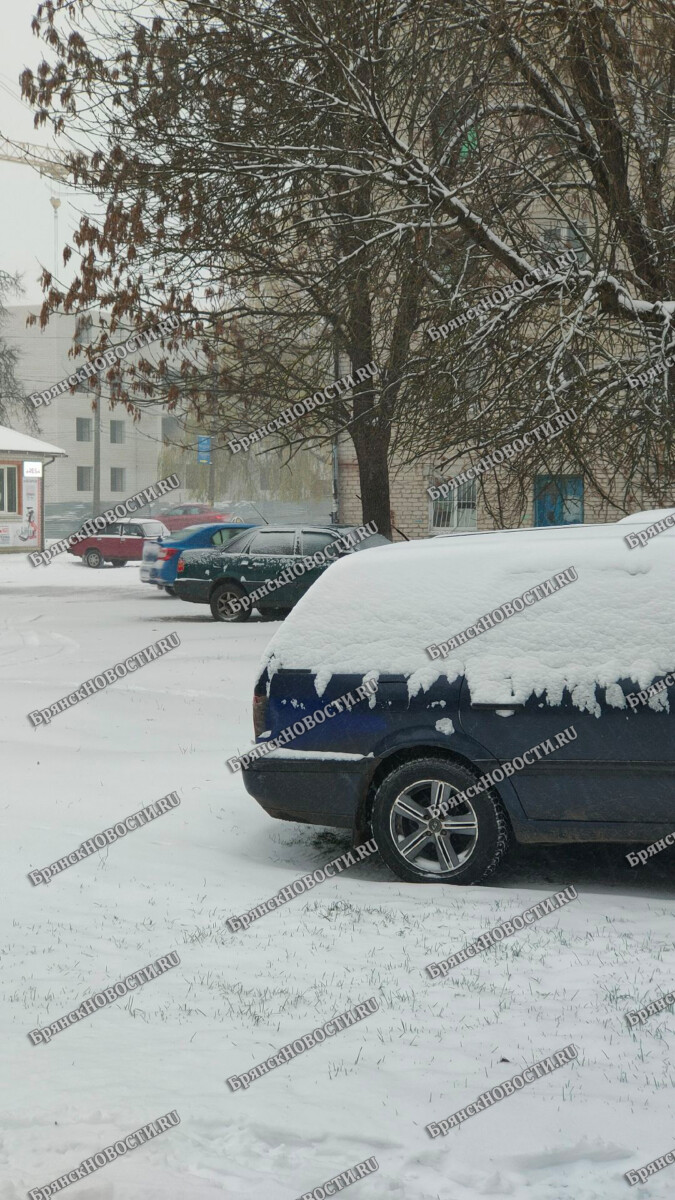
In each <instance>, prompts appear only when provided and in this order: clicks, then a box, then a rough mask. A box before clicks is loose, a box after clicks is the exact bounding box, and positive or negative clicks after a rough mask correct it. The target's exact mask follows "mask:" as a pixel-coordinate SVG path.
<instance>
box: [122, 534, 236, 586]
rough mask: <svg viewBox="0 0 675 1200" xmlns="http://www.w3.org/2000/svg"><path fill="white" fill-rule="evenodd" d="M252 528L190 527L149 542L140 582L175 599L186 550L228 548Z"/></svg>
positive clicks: (145, 546)
mask: <svg viewBox="0 0 675 1200" xmlns="http://www.w3.org/2000/svg"><path fill="white" fill-rule="evenodd" d="M251 528H252V526H251V525H241V524H239V523H238V522H234V521H230V522H227V521H219V522H217V523H216V524H213V525H188V527H187V528H186V529H181V531H180V533H176V534H174V535H173V536H172V535H171V533H169V535H168V537H160V538H157V539H152V540H148V541H146V542H144V543H143V564H142V566H141V580H142V582H143V583H152V584H154V585H155V587H159V588H164V591H165V592H168V594H169V595H170V596H175V594H176V592H175V588H174V586H173V585H174V583H175V581H176V567H177V566H178V559H179V557H180V555H181V553H182V551H183V550H198V549H203V548H205V547H209V546H227V544H228V542H230V541H231V540H232V538H233V537H236V536H237V534H239V533H241V531H242V529H251Z"/></svg>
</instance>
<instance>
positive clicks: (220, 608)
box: [209, 582, 251, 624]
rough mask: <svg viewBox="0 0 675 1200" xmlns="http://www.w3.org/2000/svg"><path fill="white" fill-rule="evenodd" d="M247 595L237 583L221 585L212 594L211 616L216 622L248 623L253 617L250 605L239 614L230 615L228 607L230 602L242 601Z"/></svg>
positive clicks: (210, 601) (210, 602) (210, 603)
mask: <svg viewBox="0 0 675 1200" xmlns="http://www.w3.org/2000/svg"><path fill="white" fill-rule="evenodd" d="M245 595H246V593H245V591H244V589H243V588H240V587H239V586H238V585H237V584H236V583H229V582H227V583H219V584H217V585H216V587H215V588H214V589H213V591H212V592H211V599H210V600H209V605H210V608H211V616H212V617H213V619H214V621H227V622H228V624H233V623H234V622H235V621H248V619H249V617H250V615H251V608H250V605H247V606H246V607H245V608H242V609H241V611H240V612H238V613H232V612H230V613H229V614H228V611H227V605H228V603H229V601H230V600H241V597H242V596H245Z"/></svg>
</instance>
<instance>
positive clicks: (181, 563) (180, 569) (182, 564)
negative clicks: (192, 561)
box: [176, 555, 185, 575]
mask: <svg viewBox="0 0 675 1200" xmlns="http://www.w3.org/2000/svg"><path fill="white" fill-rule="evenodd" d="M184 570H185V559H184V558H183V556H182V555H181V557H180V558H179V559H178V566H177V567H176V573H177V574H178V575H182V574H183V571H184Z"/></svg>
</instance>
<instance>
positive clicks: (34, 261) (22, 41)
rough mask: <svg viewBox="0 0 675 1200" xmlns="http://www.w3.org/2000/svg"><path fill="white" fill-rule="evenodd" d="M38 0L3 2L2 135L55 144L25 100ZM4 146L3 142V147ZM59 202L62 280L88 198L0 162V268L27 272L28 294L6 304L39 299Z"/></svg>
mask: <svg viewBox="0 0 675 1200" xmlns="http://www.w3.org/2000/svg"><path fill="white" fill-rule="evenodd" d="M37 5H38V0H9V3H7V4H5V5H3V14H2V16H3V22H2V37H0V134H3V135H4V136H5V137H8V138H14V139H18V140H19V141H23V142H32V143H34V144H35V145H37V146H43V147H48V146H50V145H53V143H52V139H51V135H50V132H49V130H48V128H47V127H46V126H44V127H43V128H42V129H34V128H33V112H32V109H30V108H29V106H28V105H27V104H26V103H25V102H24V101H23V100H21V88H20V86H19V75H20V74H21V71H22V70H23V69H24V67H31V69H32V70H35V69H36V67H37V65H38V63H39V62H40V60H41V59H42V57H43V54H42V42H41V41H40V40H39V39H38V38H36V37H35V35H34V34H33V33H32V32H31V27H30V24H31V18H32V17H33V15H34V13H35V11H36V9H37ZM4 149H5V147H4V146H0V152H4ZM51 196H55V197H57V198H58V199H60V201H61V206H60V208H59V210H58V220H59V243H60V246H59V272H58V278H59V279H60V280H64V279H68V278H69V277H70V276H71V274H72V266H71V264H69V266H68V271H67V272H65V271H64V268H63V265H62V260H61V250H62V248H63V245H64V244H65V242H66V241H69V240H70V239H71V238H72V233H73V230H74V229H75V228H76V226H77V224H78V220H79V213H80V211H81V210H82V208H83V206H84V204H85V202H86V197H83V196H82V194H81V193H77V192H75V191H74V190H73V189H71V188H69V187H68V186H67V185H65V184H63V183H59V182H57V181H56V180H52V179H49V178H47V177H45V176H42V177H41V176H40V175H39V174H38V173H37V171H34V170H33V169H32V168H31V167H27V166H23V165H18V164H15V163H11V162H1V161H0V197H2V199H1V201H0V215H1V218H2V219H1V220H0V267H1V268H2V269H3V270H5V271H9V272H10V273H12V274H14V273H15V272H19V274H21V275H22V276H23V287H24V293H23V295H21V296H16V297H12V298H10V299H9V300H8V303H10V304H12V303H14V304H34V303H37V304H39V303H40V302H41V300H42V291H41V289H40V285H39V277H40V272H41V270H42V267H43V266H45V267H47V268H48V269H49V270H52V271H53V270H54V245H55V242H54V210H53V208H52V205H51V203H50V197H51Z"/></svg>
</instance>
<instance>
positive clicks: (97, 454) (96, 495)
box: [91, 376, 101, 517]
mask: <svg viewBox="0 0 675 1200" xmlns="http://www.w3.org/2000/svg"><path fill="white" fill-rule="evenodd" d="M94 405H95V407H94V486H93V489H92V495H91V515H92V517H98V516H99V515H100V512H101V380H100V378H99V377H98V376H97V377H96V399H95V401H94Z"/></svg>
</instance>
